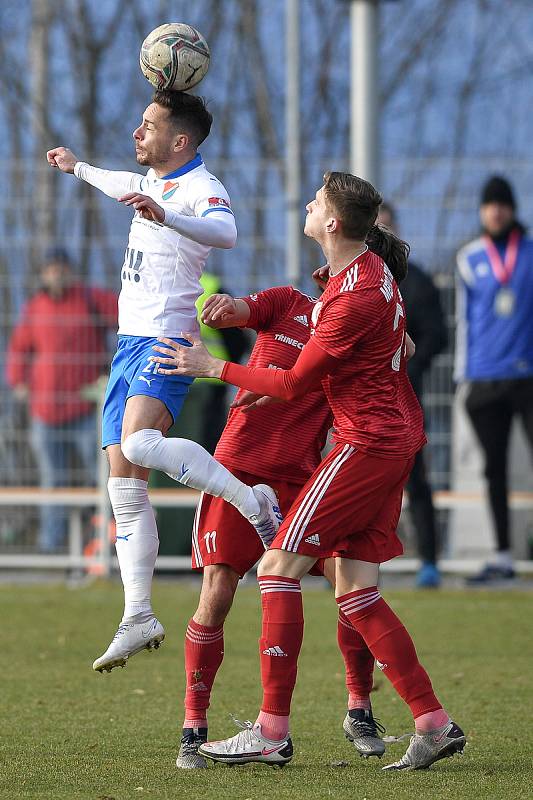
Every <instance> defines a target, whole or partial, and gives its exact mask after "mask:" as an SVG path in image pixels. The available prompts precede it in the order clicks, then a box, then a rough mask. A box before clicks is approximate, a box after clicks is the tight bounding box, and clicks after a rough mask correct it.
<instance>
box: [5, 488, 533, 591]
mask: <svg viewBox="0 0 533 800" xmlns="http://www.w3.org/2000/svg"><path fill="white" fill-rule="evenodd" d="M198 497H199V492H197V491H195V490H194V489H151V490H150V500H151V502H152V505H153V506H154V507H155V508H194V507H195V506H196V504H197V502H198ZM433 502H434V504H435V507H436V508H438V509H449V510H452V509H457V508H479V507H481V505H482V504H483V503H484V502H485V498H484V496H483V495H482V494H481V493H480V492H450V491H441V492H434V493H433ZM408 504H409V498H408V496H405V498H404V506H408ZM41 505H49V506H54V505H55V506H67V507H68V508H69V510H70V527H69V549H68V553H65V554H61V555H55V554H48V553H46V554H42V553H13V554H11V553H4V554H2V553H0V569H59V570H66V569H68V570H84V571H85V570H87V571H89V572H97V573H98V574H99V575H103V576H106V575H109V574H110V572H111V571H112V570H113V569H116V568H117V566H118V564H117V560H116V558H115V557H114V556H112V555H111V548H110V542H109V532H108V530H109V529H108V522H109V520H110V518H111V512H110V507H109V501H108V499H107V494H105V493H102V491H100V490H99V489H97V488H87V489H83V488H76V489H71V488H65V489H61V488H60V489H39V488H35V489H33V488H27V487H20V488H17V487H12V488H3V489H0V506H41ZM509 505H510V507H511V508H513V509H527V510H531V509H533V492H512V493H511V494H510V496H509ZM84 508H99V509H100V516H101V521H100V525H99V528H98V539H99V548H98V549H99V552H98V555H97V556H87V555H85V554H84V552H83V540H82V520H81V515H82V511H83V509H84ZM478 566H479V560H476V559H461V560H459V559H453V558H445V559H442V560H440V561H439V567H440V569H441V571H442V572H444V573H455V574H467V573H469V572H471V571H473V570H475V569H476V568H477V567H478ZM417 567H418V560H417V559H414V558H403V557H402V558H399V559H394V560H393V561H391V562H388V563H387V564H384V565H383V571H385V572H396V573H398V572H413V571H415V570H416V569H417ZM157 568H158V569H160V570H188V569H190V557H189V556H168V555H166V556H159V558H158V560H157ZM516 569H517V572H519V573H522V574H530V573H533V561H518V562H517V563H516Z"/></svg>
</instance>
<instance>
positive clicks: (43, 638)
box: [0, 582, 533, 800]
mask: <svg viewBox="0 0 533 800" xmlns="http://www.w3.org/2000/svg"><path fill="white" fill-rule="evenodd" d="M196 595H197V590H196V588H194V587H193V586H192V585H191V584H183V583H178V582H176V583H172V582H159V583H157V584H156V586H155V592H154V599H155V608H156V609H157V611H158V614H159V616H160V618H161V620H162V621H163V623H164V624H165V627H166V630H167V640H166V642H165V645H164V646H163V648H162V649H161V650H160V651H159V652H157V653H151V654H148V653H141V654H140V655H138V656H136V657H135V658H134V659H132V661H131V662H130V664H129V665H128V667H127V668H126V669H124V670H114V671H113V672H112V673H111V674H106V675H104V676H101V675H97V674H95V673H93V672H92V670H91V662H92V660H93V658H94V657H95V656H96V655H98V654H99V653H100V652H101V651H102V650H103V649H104V647H105V646H106V645H107V643H108V640H109V638H110V636H111V634H112V633H113V632H114V626H115V623H116V622H117V621H118V618H119V616H120V612H121V589H120V587H119V586H118V585H116V584H109V583H99V584H96V585H93V586H91V587H86V588H80V589H68V588H65V587H63V586H33V585H32V586H2V587H0V607H1V608H2V632H3V636H2V650H1V657H0V661H1V663H2V667H1V683H0V713H1V715H2V719H1V727H0V797H2V798H10V799H13V800H14V798H24V797H27V798H42V799H43V800H45V798H46V799H48V798H55V799H56V798H57V799H59V798H61V799H62V798H68V800H75V798H91V799H92V800H97V798H114V799H115V800H129V798H151V799H159V798H161V800H166V798H169V799H170V798H172V800H176V798H190V800H203V798H209V800H213V799H214V798H232V799H233V798H235V800H246V798H250V800H251V799H252V798H253V799H254V800H256V798H257V799H258V800H263V798H264V799H265V800H278V798H279V799H280V800H285V799H287V800H300V798H302V800H303V799H304V798H305V800H314V799H315V798H339V800H340V798H342V800H344V799H345V798H349V800H364V798H366V800H381V799H382V798H383V800H404V798H405V800H407V798H409V800H411V799H412V798H415V800H421V798H430V799H431V800H441V798H442V800H455V798H461V799H462V798H480V799H481V798H483V800H494V799H495V798H512V799H513V800H521V799H522V798H524V800H525V798H531V797H532V796H533V769H532V753H533V734H532V722H533V711H532V705H533V669H532V661H533V638H532V636H531V631H532V595H531V594H527V593H525V592H524V593H514V592H513V593H471V594H465V593H460V592H457V593H451V592H449V593H448V592H439V593H434V594H432V593H422V594H420V593H418V594H417V593H414V592H410V591H405V592H387V593H386V596H387V598H388V599H389V600H390V602H391V603H392V605H393V606H394V608H395V610H396V611H397V612H398V613H399V615H400V616H401V617H402V618H403V620H404V621H405V622H406V624H407V625H408V627H409V629H410V630H411V632H412V634H413V637H414V639H415V641H416V643H417V646H418V650H419V653H420V655H421V658H422V660H423V663H424V664H425V666H426V667H427V669H428V671H429V672H430V674H431V676H432V679H433V682H434V685H435V687H436V690H437V693H438V694H439V695H440V696H441V698H442V699H443V701H444V703H445V704H446V707H447V708H448V709H449V710H450V711H451V713H452V714H453V715H454V717H455V718H456V719H457V721H458V722H459V723H460V724H461V725H462V726H463V727H464V729H465V731H466V732H467V735H468V739H469V746H468V747H467V750H466V755H465V757H464V758H462V759H460V758H454V759H448V760H446V761H442V762H440V764H438V765H436V766H434V767H433V768H432V769H431V770H429V771H427V772H425V771H424V772H415V773H403V774H394V773H393V774H389V773H382V772H381V771H380V766H381V765H382V764H383V763H386V762H387V761H390V760H393V759H396V758H397V757H399V756H400V755H401V754H402V753H403V752H404V749H405V746H406V742H405V741H404V742H401V743H399V744H396V745H392V746H389V750H388V752H387V753H386V757H385V759H384V760H383V761H381V762H380V761H377V760H376V759H371V760H369V761H364V760H363V759H360V758H358V757H356V756H355V753H354V750H353V748H352V746H351V745H350V744H349V743H348V742H347V741H346V740H345V739H344V737H343V735H342V730H341V723H342V719H343V716H344V713H345V711H344V708H345V691H344V685H343V674H342V662H341V659H340V655H339V653H338V651H337V646H336V631H335V618H336V610H335V605H334V602H333V599H332V597H331V595H330V593H329V592H328V591H315V590H307V591H305V609H306V620H307V622H306V635H305V641H304V647H303V652H302V657H301V661H300V673H299V681H298V687H297V691H296V695H295V700H294V714H293V719H292V734H293V739H294V744H295V757H294V759H293V761H292V763H291V765H289V766H288V767H287V768H286V769H284V770H277V769H275V770H272V769H269V768H267V767H264V766H260V765H254V766H248V767H242V768H239V767H235V768H233V769H229V768H227V767H224V766H214V767H212V768H210V769H209V770H205V771H200V772H193V773H184V772H178V770H176V768H175V766H174V759H175V756H176V750H177V742H178V735H177V733H178V730H177V726H178V723H179V722H181V713H182V692H183V668H182V640H183V633H184V628H185V624H186V621H187V619H188V618H189V616H190V615H191V613H192V612H193V610H194V607H195V600H196ZM258 635H259V598H258V592H257V590H256V589H255V587H250V588H248V587H243V588H242V589H241V590H240V592H239V594H238V596H237V599H236V602H235V606H234V609H233V612H232V614H231V615H230V619H229V620H228V623H227V628H226V660H225V662H224V664H223V667H222V669H221V670H220V673H219V676H218V679H217V684H216V687H215V693H214V697H213V703H212V708H211V714H210V722H211V728H210V732H211V735H212V737H213V738H218V737H220V736H226V735H230V734H233V733H234V728H233V724H232V722H231V720H230V719H229V714H230V713H233V714H235V716H237V717H239V718H241V719H248V718H250V717H251V718H252V719H254V714H255V713H256V711H257V709H258V705H259V699H260V690H259V680H258V676H259V671H258V656H257V638H258ZM373 704H374V710H375V713H376V715H377V716H378V717H380V718H381V719H382V720H383V721H384V722H385V724H386V726H387V729H388V732H389V733H395V734H400V733H403V732H405V731H409V730H410V728H411V722H410V717H409V712H408V709H407V708H406V707H405V706H404V704H403V703H402V702H401V701H400V700H399V699H398V698H397V697H396V696H395V694H394V692H393V691H392V690H391V688H390V686H389V685H388V684H387V682H386V679H385V678H384V677H383V676H382V675H381V674H380V673H379V672H378V673H377V674H376V693H375V694H374V696H373ZM335 762H347V765H346V766H344V767H343V766H335ZM141 787H142V788H141Z"/></svg>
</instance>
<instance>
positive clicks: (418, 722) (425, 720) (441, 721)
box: [415, 708, 450, 733]
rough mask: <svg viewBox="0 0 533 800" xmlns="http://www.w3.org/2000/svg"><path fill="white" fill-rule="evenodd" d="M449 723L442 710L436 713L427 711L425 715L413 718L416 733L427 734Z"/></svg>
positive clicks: (448, 718) (446, 715)
mask: <svg viewBox="0 0 533 800" xmlns="http://www.w3.org/2000/svg"><path fill="white" fill-rule="evenodd" d="M449 721H450V717H449V716H448V714H447V713H446V712H445V710H444V709H443V708H439V709H437V711H429V712H428V713H427V714H422V715H421V716H420V717H416V718H415V730H416V732H417V733H428V731H434V730H436V729H437V728H442V727H443V726H444V725H447V724H448V722H449Z"/></svg>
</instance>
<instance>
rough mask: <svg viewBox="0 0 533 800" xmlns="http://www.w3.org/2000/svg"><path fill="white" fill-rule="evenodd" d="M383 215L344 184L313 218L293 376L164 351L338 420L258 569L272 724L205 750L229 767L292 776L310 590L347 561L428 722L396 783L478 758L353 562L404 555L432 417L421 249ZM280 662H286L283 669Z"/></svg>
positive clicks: (411, 699)
mask: <svg viewBox="0 0 533 800" xmlns="http://www.w3.org/2000/svg"><path fill="white" fill-rule="evenodd" d="M380 203H381V197H380V195H379V194H378V192H376V190H375V189H374V187H373V186H371V184H369V183H368V182H367V181H364V180H362V179H361V178H357V177H355V176H353V175H348V174H345V173H335V172H334V173H328V174H327V175H326V176H325V178H324V185H323V186H322V187H321V189H319V191H318V192H317V193H316V197H315V199H314V200H313V201H312V202H311V203H309V205H308V206H307V212H308V213H307V218H306V224H305V233H306V234H307V235H308V236H310V237H312V238H313V239H315V240H316V241H317V242H318V243H319V244H320V245H321V247H322V250H323V252H324V255H325V256H326V261H327V263H328V265H329V280H328V283H327V286H326V289H325V291H324V294H323V295H322V298H321V302H320V303H319V304H317V306H316V308H315V311H314V313H313V315H312V328H311V334H312V335H311V338H310V340H309V342H308V343H307V344H306V345H305V347H304V348H303V350H302V351H301V353H300V356H299V358H298V360H297V361H296V363H295V365H294V367H293V368H292V369H290V370H268V369H260V368H251V367H242V366H240V365H236V364H229V363H226V362H222V361H220V360H218V359H213V358H212V357H211V356H209V354H208V353H207V351H205V348H203V347H202V345H201V343H200V342H199V341H198V340H194V342H193V347H190V348H184V347H181V346H179V345H176V344H174V343H173V342H172V341H170V340H161V341H162V345H165V346H157V347H156V348H155V349H156V350H159V352H160V353H162V356H156V357H155V358H156V360H159V361H160V362H161V363H162V365H163V366H161V367H160V369H163V370H164V371H167V370H168V371H169V372H171V373H178V374H193V375H198V376H210V377H220V378H222V379H223V380H226V381H227V382H229V383H234V384H236V385H238V386H241V387H242V388H245V389H247V390H249V391H251V392H255V393H258V394H265V395H270V396H274V397H279V398H281V399H284V400H294V399H296V398H297V397H299V396H300V395H302V394H305V393H306V392H308V391H310V390H311V389H314V388H315V387H316V386H317V385H318V384H319V383H321V384H322V387H323V389H324V391H325V393H326V395H327V397H328V402H329V404H330V407H331V409H332V412H333V415H334V427H335V430H336V437H337V444H336V447H335V448H334V449H333V450H332V451H331V453H330V454H329V455H328V456H327V457H326V458H325V459H324V461H323V462H322V463H321V464H320V465H319V467H318V468H317V470H315V473H314V474H313V475H312V476H311V478H310V479H309V481H308V482H307V483H306V485H305V486H304V488H303V489H302V491H301V493H300V494H299V496H298V498H297V499H296V501H295V502H294V504H293V506H292V508H291V510H290V512H289V514H288V516H287V517H286V518H285V520H284V521H283V523H282V525H281V527H280V528H279V530H278V533H277V535H276V537H275V539H274V541H273V543H272V545H271V547H270V549H269V551H268V552H267V553H265V555H264V556H263V558H262V560H261V563H260V565H259V569H258V581H259V585H260V589H261V599H262V607H263V630H262V637H261V640H260V660H261V677H262V683H263V702H262V706H261V711H260V714H259V716H258V718H257V721H256V723H255V724H254V725H250V726H247V727H246V729H245V730H243V731H241V732H240V733H238V734H237V735H236V736H233V737H231V738H230V739H226V740H224V741H222V742H210V743H208V744H206V745H203V746H202V747H200V750H199V752H200V753H201V754H203V755H205V756H206V757H208V758H212V759H214V760H217V761H222V762H228V763H248V762H250V761H263V762H267V763H278V764H280V765H283V764H285V763H287V762H288V761H289V760H290V759H291V757H292V743H291V740H290V737H289V734H288V722H289V712H290V702H291V698H292V693H293V690H294V685H295V681H296V668H297V659H298V654H299V651H300V647H301V642H302V637H303V609H302V598H301V590H300V579H301V578H302V576H303V575H305V574H306V573H307V572H308V571H309V569H310V568H311V567H312V566H313V565H314V563H315V562H316V560H317V558H319V557H320V556H334V557H335V560H336V590H335V594H336V600H337V603H338V605H339V608H340V609H341V610H342V611H343V612H344V614H345V615H346V617H347V618H348V619H349V621H350V623H351V624H352V625H353V627H355V628H356V630H357V631H358V632H359V633H360V634H361V636H362V637H363V639H364V640H365V642H366V644H367V646H368V648H369V650H370V651H371V652H372V654H373V655H374V657H375V659H376V661H377V662H378V666H381V669H382V670H383V672H384V674H385V675H386V676H387V678H389V680H390V681H391V683H392V684H393V686H394V688H395V689H396V691H397V692H398V693H399V695H400V696H401V697H402V698H403V699H404V700H405V702H406V703H407V704H408V705H409V707H410V709H411V712H412V714H413V717H414V720H415V734H414V736H413V737H412V738H411V742H410V745H409V747H408V749H407V752H406V753H405V755H404V756H403V757H402V758H401V759H400V760H399V761H397V762H395V763H394V764H391V765H389V766H388V767H385V769H398V770H403V769H421V768H426V767H428V766H430V765H431V764H432V763H434V762H435V761H437V760H439V759H440V758H443V757H445V756H448V755H453V754H454V753H456V752H462V750H463V747H464V744H465V736H464V733H463V732H462V730H461V729H460V728H459V727H458V726H457V725H456V724H455V723H454V722H453V721H452V720H451V719H450V718H449V716H448V714H447V713H446V712H445V711H444V709H443V708H442V705H441V703H440V702H439V700H438V699H437V697H436V696H435V693H434V691H433V688H432V685H431V681H430V679H429V676H428V675H427V673H426V671H425V670H424V668H423V667H422V665H421V664H420V662H419V660H418V656H417V654H416V650H415V648H414V645H413V642H412V640H411V637H410V636H409V634H408V632H407V630H406V629H405V627H404V626H403V624H402V623H401V621H400V620H399V619H398V617H397V616H396V615H395V614H394V613H393V611H392V609H391V608H390V607H389V606H388V605H387V603H386V602H385V600H384V599H383V598H382V597H381V595H380V593H379V590H378V586H377V584H378V571H379V560H377V561H372V559H370V558H365V557H362V556H360V555H359V556H358V555H356V556H355V558H350V556H351V555H353V548H354V547H355V544H356V543H357V542H360V543H361V544H364V545H366V546H367V547H368V548H369V552H372V551H376V550H379V547H380V546H382V547H384V549H387V546H388V545H391V546H393V544H394V540H395V537H396V532H395V528H396V522H397V514H398V509H399V505H400V503H401V497H402V492H403V487H404V485H405V482H406V480H407V477H408V475H409V471H410V469H411V465H412V462H413V458H414V455H415V453H416V452H417V451H418V450H419V449H420V448H421V447H422V446H423V444H424V442H425V436H424V431H423V421H422V412H421V409H420V406H419V405H418V402H417V400H416V398H415V395H414V392H413V390H412V388H411V386H410V384H409V381H408V378H407V375H406V369H405V341H404V338H405V312H404V307H403V302H402V298H401V295H400V292H399V289H398V285H397V284H398V283H399V282H400V281H401V280H402V279H403V277H405V274H406V271H407V254H408V249H409V248H408V246H407V245H406V244H405V243H403V242H401V241H400V240H398V239H397V238H396V237H395V236H393V235H392V233H390V232H388V231H386V230H384V229H381V228H378V227H376V226H375V221H376V217H377V212H378V209H379V205H380ZM369 245H371V247H372V250H373V251H374V252H371V250H369ZM191 341H192V340H191ZM163 356H164V357H163ZM377 521H379V529H380V530H379V532H376V530H375V527H376V522H377ZM387 521H388V523H389V525H388V534H385V536H384V535H383V530H384V529H385V530H386V529H387V524H386V522H387ZM276 649H278V650H281V651H282V652H283V653H284V655H285V657H284V658H283V659H281V658H273V657H272V655H273V651H274V650H276Z"/></svg>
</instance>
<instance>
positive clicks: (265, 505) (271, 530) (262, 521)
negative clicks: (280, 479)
mask: <svg viewBox="0 0 533 800" xmlns="http://www.w3.org/2000/svg"><path fill="white" fill-rule="evenodd" d="M252 491H253V493H254V495H255V497H256V499H257V502H258V503H259V514H252V516H251V517H248V521H249V522H250V523H251V524H252V525H253V526H254V528H255V530H256V531H257V535H258V536H259V538H260V539H261V541H262V542H263V545H264V548H265V550H268V548H269V547H270V545H271V544H272V542H273V540H274V537H275V536H276V533H277V532H278V528H279V526H280V525H281V523H282V522H283V515H282V513H281V510H280V507H279V505H278V498H277V497H276V493H275V491H274V489H272V487H271V486H267V484H266V483H258V484H257V485H256V486H252Z"/></svg>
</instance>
